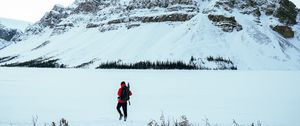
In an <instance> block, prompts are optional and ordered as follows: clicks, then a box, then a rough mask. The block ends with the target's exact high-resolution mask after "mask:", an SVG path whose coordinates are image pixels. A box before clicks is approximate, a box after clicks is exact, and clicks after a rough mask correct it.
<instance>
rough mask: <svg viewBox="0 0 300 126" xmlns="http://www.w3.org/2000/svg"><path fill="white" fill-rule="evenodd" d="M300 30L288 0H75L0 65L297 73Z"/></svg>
mask: <svg viewBox="0 0 300 126" xmlns="http://www.w3.org/2000/svg"><path fill="white" fill-rule="evenodd" d="M297 17H298V18H297ZM299 29H300V25H299V10H298V9H297V8H296V6H295V5H294V4H293V3H292V2H290V1H289V0H244V1H239V0H179V1H178V0H166V1H160V0H76V1H75V2H74V3H73V4H72V5H70V6H69V7H66V8H65V7H62V6H59V5H56V6H54V7H53V9H52V10H51V11H50V12H48V13H46V14H45V15H44V16H43V17H42V18H41V19H40V21H38V22H36V23H35V24H33V25H31V26H29V27H28V28H27V29H26V30H25V32H24V34H23V35H21V36H19V37H18V39H16V40H15V41H16V44H12V45H10V46H8V47H6V48H4V49H2V50H0V63H1V65H4V66H34V65H37V66H38V65H40V64H41V63H47V64H48V63H55V64H54V65H55V66H57V65H58V64H60V65H66V66H67V67H88V68H95V67H96V66H98V65H99V64H101V63H107V62H116V63H118V64H123V63H138V62H140V61H151V62H156V61H183V62H185V63H189V64H194V65H197V66H200V67H201V68H208V69H228V68H232V67H236V68H237V69H240V70H299V69H300V50H299V48H300V33H299V31H300V30H299ZM28 64H33V65H28Z"/></svg>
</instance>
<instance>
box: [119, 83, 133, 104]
mask: <svg viewBox="0 0 300 126" xmlns="http://www.w3.org/2000/svg"><path fill="white" fill-rule="evenodd" d="M124 86H126V84H121V87H120V88H119V90H118V96H119V97H121V93H122V88H123V87H124ZM131 95H132V92H131V91H129V96H131ZM118 102H119V103H126V102H127V101H124V100H121V99H119V100H118Z"/></svg>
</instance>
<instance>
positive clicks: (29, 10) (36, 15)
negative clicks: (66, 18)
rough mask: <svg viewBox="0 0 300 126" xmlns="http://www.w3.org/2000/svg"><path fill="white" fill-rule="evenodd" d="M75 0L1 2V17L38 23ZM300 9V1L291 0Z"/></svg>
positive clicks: (8, 0) (2, 0) (13, 0)
mask: <svg viewBox="0 0 300 126" xmlns="http://www.w3.org/2000/svg"><path fill="white" fill-rule="evenodd" d="M73 1H75V0H0V17H2V18H10V19H17V20H24V21H29V22H36V21H38V20H39V19H40V18H41V17H42V16H43V15H44V14H45V13H46V12H47V11H49V10H51V9H52V7H53V6H54V5H55V4H61V5H64V6H68V5H70V4H71V3H72V2H73ZM291 1H293V2H294V3H295V4H296V5H297V7H298V8H299V7H300V0H291Z"/></svg>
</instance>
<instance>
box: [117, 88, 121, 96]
mask: <svg viewBox="0 0 300 126" xmlns="http://www.w3.org/2000/svg"><path fill="white" fill-rule="evenodd" d="M118 96H119V97H121V89H119V90H118Z"/></svg>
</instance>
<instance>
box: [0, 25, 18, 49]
mask: <svg viewBox="0 0 300 126" xmlns="http://www.w3.org/2000/svg"><path fill="white" fill-rule="evenodd" d="M22 34H23V32H22V31H20V30H18V29H12V28H8V27H6V26H4V25H2V24H0V49H2V48H3V47H6V46H7V45H9V44H10V43H11V41H17V40H18V38H19V37H20V36H21V35H22Z"/></svg>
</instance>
